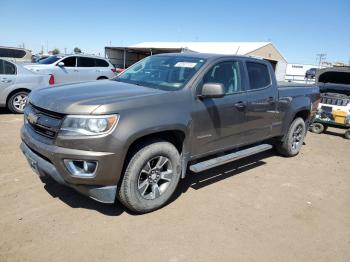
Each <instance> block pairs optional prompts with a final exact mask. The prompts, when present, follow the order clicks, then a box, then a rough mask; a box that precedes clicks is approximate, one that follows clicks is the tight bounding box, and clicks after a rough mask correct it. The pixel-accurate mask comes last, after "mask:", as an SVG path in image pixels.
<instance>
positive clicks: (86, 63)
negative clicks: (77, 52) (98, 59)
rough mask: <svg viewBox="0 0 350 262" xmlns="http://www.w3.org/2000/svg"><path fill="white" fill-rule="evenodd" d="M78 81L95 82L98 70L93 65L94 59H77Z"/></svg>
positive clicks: (80, 57)
mask: <svg viewBox="0 0 350 262" xmlns="http://www.w3.org/2000/svg"><path fill="white" fill-rule="evenodd" d="M77 69H78V70H79V77H80V81H91V80H96V79H97V78H98V77H99V73H100V70H99V69H98V68H97V67H96V65H95V59H94V58H91V57H82V56H79V57H78V67H77Z"/></svg>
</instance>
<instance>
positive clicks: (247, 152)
mask: <svg viewBox="0 0 350 262" xmlns="http://www.w3.org/2000/svg"><path fill="white" fill-rule="evenodd" d="M271 148H272V145H269V144H261V145H258V146H254V147H250V148H247V149H243V150H241V151H238V152H235V153H231V154H228V155H224V156H219V157H216V158H213V159H209V160H206V161H203V162H199V163H197V164H194V165H191V166H190V170H191V171H192V172H195V173H199V172H202V171H204V170H207V169H210V168H213V167H216V166H221V165H223V164H227V163H229V162H232V161H235V160H238V159H241V158H245V157H247V156H251V155H255V154H258V153H260V152H263V151H266V150H269V149H271Z"/></svg>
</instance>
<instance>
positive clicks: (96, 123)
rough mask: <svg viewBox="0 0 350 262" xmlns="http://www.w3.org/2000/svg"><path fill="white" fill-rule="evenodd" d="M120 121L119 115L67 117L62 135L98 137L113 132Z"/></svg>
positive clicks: (63, 124) (62, 128)
mask: <svg viewBox="0 0 350 262" xmlns="http://www.w3.org/2000/svg"><path fill="white" fill-rule="evenodd" d="M118 120H119V115H103V116H81V115H71V116H66V117H65V119H64V121H63V123H62V126H61V129H60V134H61V135H64V136H82V135H83V136H96V135H102V134H106V133H108V132H109V131H111V130H112V129H113V128H114V127H115V126H116V125H117V122H118Z"/></svg>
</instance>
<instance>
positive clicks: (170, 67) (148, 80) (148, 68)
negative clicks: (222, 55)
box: [115, 56, 205, 91]
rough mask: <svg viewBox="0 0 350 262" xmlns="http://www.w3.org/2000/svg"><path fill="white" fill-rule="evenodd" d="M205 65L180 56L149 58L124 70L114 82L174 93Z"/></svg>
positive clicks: (199, 60)
mask: <svg viewBox="0 0 350 262" xmlns="http://www.w3.org/2000/svg"><path fill="white" fill-rule="evenodd" d="M204 63H205V60H204V59H199V58H192V57H180V56H149V57H147V58H145V59H143V60H141V61H140V62H138V63H137V64H135V65H133V66H131V67H130V68H128V69H127V70H125V71H124V72H123V73H122V74H120V75H119V76H117V77H116V78H115V81H119V82H125V83H131V84H136V85H142V86H147V87H152V88H159V89H163V90H169V91H175V90H178V89H180V88H182V87H184V86H185V84H186V83H187V82H188V81H189V80H190V79H191V78H192V76H193V75H194V74H195V73H196V72H197V71H198V70H199V68H201V66H202V65H203V64H204Z"/></svg>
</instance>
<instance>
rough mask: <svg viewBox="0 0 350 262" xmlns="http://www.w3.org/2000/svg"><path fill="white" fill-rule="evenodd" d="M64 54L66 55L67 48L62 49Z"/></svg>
mask: <svg viewBox="0 0 350 262" xmlns="http://www.w3.org/2000/svg"><path fill="white" fill-rule="evenodd" d="M64 54H65V55H66V54H67V48H66V47H65V48H64Z"/></svg>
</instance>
